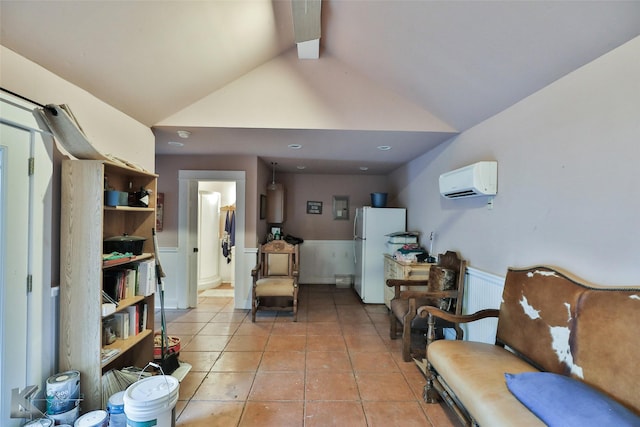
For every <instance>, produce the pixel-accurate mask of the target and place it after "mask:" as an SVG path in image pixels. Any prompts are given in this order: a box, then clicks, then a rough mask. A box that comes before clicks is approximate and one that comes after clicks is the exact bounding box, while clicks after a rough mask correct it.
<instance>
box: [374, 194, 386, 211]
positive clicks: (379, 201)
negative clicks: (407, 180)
mask: <svg viewBox="0 0 640 427" xmlns="http://www.w3.org/2000/svg"><path fill="white" fill-rule="evenodd" d="M371 206H373V207H374V208H384V207H385V206H387V193H371Z"/></svg>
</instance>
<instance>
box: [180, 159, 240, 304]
mask: <svg viewBox="0 0 640 427" xmlns="http://www.w3.org/2000/svg"><path fill="white" fill-rule="evenodd" d="M178 181H179V183H178V186H179V189H178V256H179V259H180V261H179V262H178V277H183V278H184V281H182V283H186V286H183V287H178V289H177V298H178V308H189V307H196V306H197V299H198V253H199V246H198V245H199V242H198V235H199V232H198V228H199V227H198V217H199V183H200V182H218V183H229V184H231V185H234V186H235V194H236V201H235V248H234V250H233V253H232V257H233V259H234V261H233V269H232V270H233V283H234V287H233V298H234V306H235V308H246V306H247V305H248V304H249V297H248V291H249V288H248V286H247V284H246V283H245V282H246V280H245V278H244V270H245V261H244V252H245V247H244V228H245V216H244V210H245V185H246V179H245V172H244V171H193V170H181V171H178ZM225 216H226V214H225Z"/></svg>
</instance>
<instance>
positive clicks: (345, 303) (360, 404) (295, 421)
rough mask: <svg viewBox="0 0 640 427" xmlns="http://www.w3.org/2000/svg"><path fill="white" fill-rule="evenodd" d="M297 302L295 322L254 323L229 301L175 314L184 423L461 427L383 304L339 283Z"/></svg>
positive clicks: (285, 318) (279, 315)
mask: <svg viewBox="0 0 640 427" xmlns="http://www.w3.org/2000/svg"><path fill="white" fill-rule="evenodd" d="M299 296H300V297H299V310H298V322H296V323H294V322H292V316H291V314H290V313H285V312H266V311H262V312H258V316H257V319H256V323H252V322H251V315H250V313H249V311H248V310H235V309H234V308H233V300H232V299H231V298H210V297H200V298H199V300H198V308H195V309H190V310H167V312H166V319H167V331H168V333H169V335H177V336H179V337H180V338H181V345H182V350H181V352H180V359H181V360H183V361H186V362H188V363H190V364H191V365H192V366H193V369H192V370H191V371H190V372H189V374H188V375H187V376H186V378H185V379H184V380H183V381H182V382H181V384H180V397H179V401H178V404H177V405H176V417H177V421H176V426H178V427H186V426H194V427H198V426H203V427H204V426H206V427H213V426H223V427H229V426H243V427H244V426H261V427H270V426H274V427H289V426H304V427H311V426H322V427H326V426H349V427H351V426H385V427H388V426H402V427H409V426H414V425H415V426H434V427H456V426H458V424H457V422H456V421H455V420H452V418H453V417H452V416H451V415H450V413H449V412H448V410H447V409H446V408H444V407H443V405H438V404H435V405H428V404H426V403H424V402H423V400H422V388H423V386H424V383H425V381H424V378H423V376H422V374H421V372H420V371H419V370H418V368H417V367H416V366H415V364H414V363H413V362H411V363H405V362H403V361H402V357H401V356H400V340H391V339H389V332H388V331H389V320H388V316H387V309H386V307H385V306H384V305H365V304H362V303H361V302H360V300H359V298H358V297H357V295H356V294H355V292H354V291H353V290H352V289H337V288H336V287H335V286H333V285H302V286H301V287H300V294H299ZM158 324H159V323H158Z"/></svg>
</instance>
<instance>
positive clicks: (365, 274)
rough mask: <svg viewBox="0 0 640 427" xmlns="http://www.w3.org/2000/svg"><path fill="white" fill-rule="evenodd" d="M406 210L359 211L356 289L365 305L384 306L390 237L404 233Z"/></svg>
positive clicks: (355, 229)
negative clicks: (395, 233)
mask: <svg viewBox="0 0 640 427" xmlns="http://www.w3.org/2000/svg"><path fill="white" fill-rule="evenodd" d="M406 217H407V212H406V209H404V208H372V207H370V206H365V207H362V208H358V209H356V216H355V219H354V222H353V242H354V262H355V277H354V279H355V280H354V288H355V290H356V292H357V293H358V295H360V298H362V301H363V302H364V303H366V304H384V287H385V283H384V258H383V255H384V253H385V252H386V250H387V247H386V244H387V240H388V239H389V237H387V236H386V235H387V234H389V233H394V232H396V231H405V227H406Z"/></svg>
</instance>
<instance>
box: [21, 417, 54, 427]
mask: <svg viewBox="0 0 640 427" xmlns="http://www.w3.org/2000/svg"><path fill="white" fill-rule="evenodd" d="M24 427H53V420H50V419H48V418H38V419H37V420H32V421H29V422H28V423H26V424H25V425H24Z"/></svg>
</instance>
